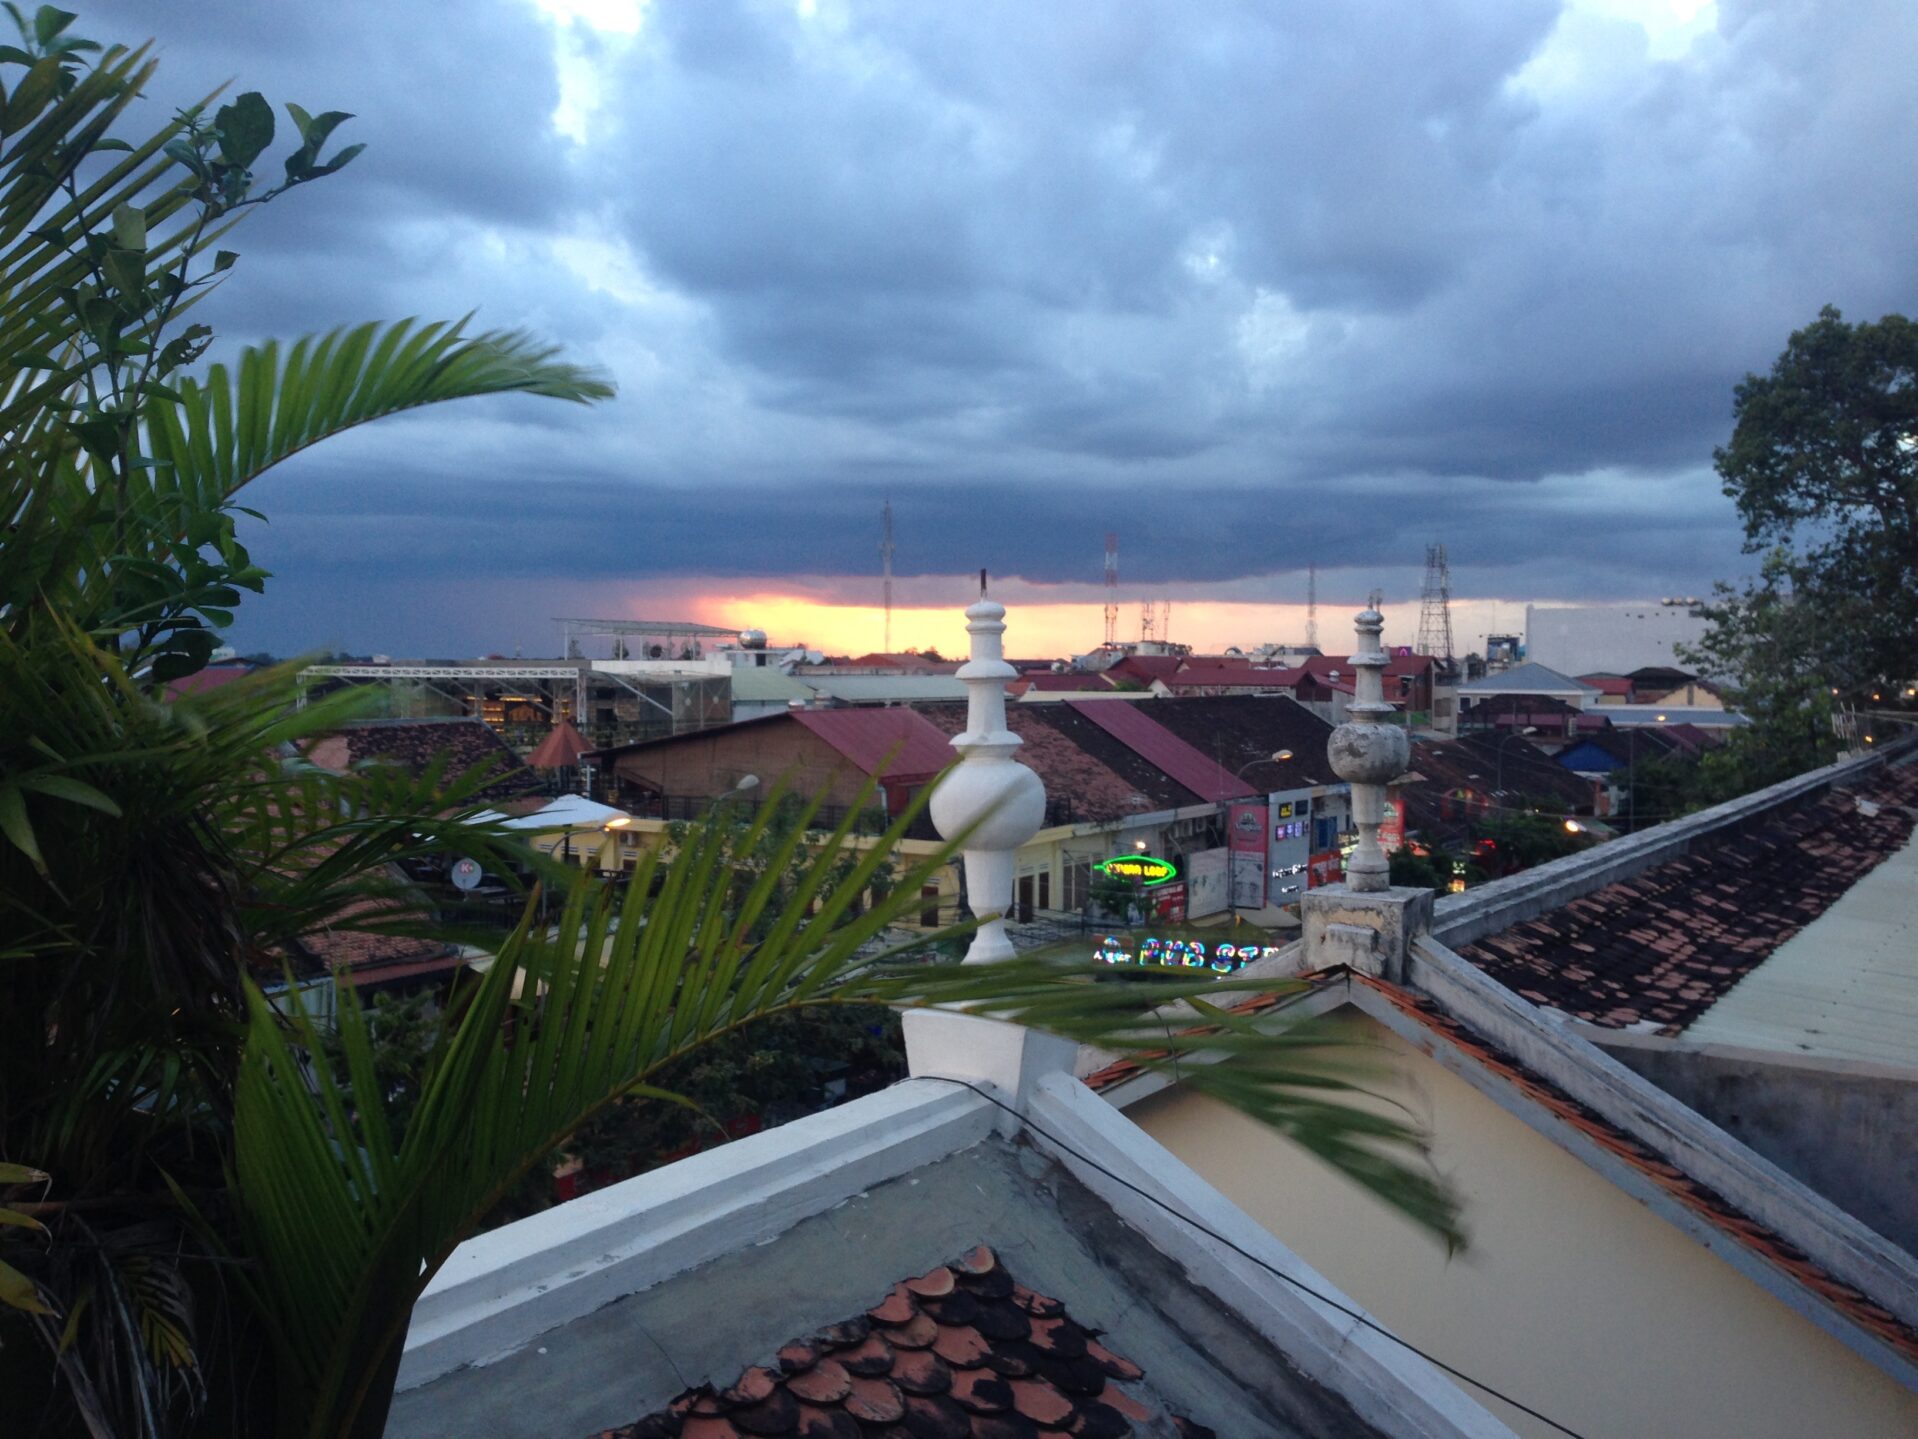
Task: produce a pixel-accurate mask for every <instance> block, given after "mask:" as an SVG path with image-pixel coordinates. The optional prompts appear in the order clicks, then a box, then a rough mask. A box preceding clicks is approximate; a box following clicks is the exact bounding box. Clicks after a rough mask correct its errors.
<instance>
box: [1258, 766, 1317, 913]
mask: <svg viewBox="0 0 1918 1439" xmlns="http://www.w3.org/2000/svg"><path fill="white" fill-rule="evenodd" d="M1269 804H1270V807H1271V808H1270V812H1269V813H1268V814H1267V816H1266V819H1267V824H1268V830H1267V833H1268V835H1269V836H1270V838H1269V841H1268V844H1267V849H1266V866H1265V874H1266V897H1267V899H1268V901H1269V902H1270V903H1272V904H1291V903H1293V902H1295V901H1296V900H1297V899H1298V898H1299V896H1300V895H1302V894H1304V893H1305V889H1306V883H1305V868H1306V861H1307V860H1308V859H1310V858H1311V855H1312V797H1311V795H1309V794H1307V793H1304V792H1302V791H1297V790H1295V791H1293V792H1292V793H1290V794H1275V795H1273V796H1272V797H1271V799H1270V800H1269Z"/></svg>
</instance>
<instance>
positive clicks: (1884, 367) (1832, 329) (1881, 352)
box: [1704, 305, 1918, 701]
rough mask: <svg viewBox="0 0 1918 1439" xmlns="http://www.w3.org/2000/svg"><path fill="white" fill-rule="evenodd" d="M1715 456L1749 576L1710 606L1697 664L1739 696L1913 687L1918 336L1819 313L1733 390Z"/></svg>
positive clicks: (1795, 696) (1886, 321) (1917, 663)
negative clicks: (1752, 576)
mask: <svg viewBox="0 0 1918 1439" xmlns="http://www.w3.org/2000/svg"><path fill="white" fill-rule="evenodd" d="M1734 415H1735V421H1736V423H1735V426H1734V429H1733V431H1732V437H1731V441H1730V443H1729V444H1727V445H1725V446H1723V447H1722V448H1720V449H1719V450H1717V451H1716V452H1715V453H1714V456H1713V459H1714V461H1715V463H1716V466H1717V469H1718V473H1719V476H1720V477H1721V478H1722V479H1723V481H1724V487H1725V493H1726V495H1727V496H1728V497H1730V499H1731V500H1732V502H1733V503H1734V504H1735V505H1736V506H1737V507H1738V515H1739V519H1740V520H1741V521H1742V522H1743V524H1744V529H1745V549H1746V552H1747V553H1750V554H1764V555H1765V556H1766V561H1765V564H1764V568H1763V569H1762V571H1761V573H1760V575H1759V577H1758V579H1757V580H1756V581H1755V582H1753V583H1752V584H1750V585H1748V586H1747V587H1746V588H1745V589H1744V590H1743V591H1742V592H1738V593H1731V592H1724V593H1721V596H1720V599H1719V603H1718V604H1716V605H1715V606H1714V614H1713V619H1714V620H1715V621H1716V624H1715V626H1714V632H1713V635H1712V638H1711V639H1709V640H1708V641H1707V642H1706V646H1705V649H1704V656H1705V658H1706V660H1707V661H1708V663H1710V664H1711V665H1712V667H1713V668H1715V669H1717V670H1718V671H1719V672H1720V673H1729V674H1730V675H1731V677H1733V678H1735V679H1737V680H1738V681H1739V682H1740V683H1741V684H1745V685H1748V686H1758V687H1765V686H1778V685H1780V684H1781V683H1783V682H1785V681H1787V680H1788V679H1789V678H1790V677H1792V676H1794V675H1797V676H1801V677H1802V678H1803V680H1804V681H1805V682H1804V683H1801V684H1795V685H1794V684H1786V686H1785V687H1786V688H1787V689H1788V690H1789V691H1791V693H1790V695H1789V698H1790V699H1791V700H1792V701H1797V700H1799V699H1801V698H1802V697H1803V696H1802V695H1801V694H1800V693H1799V691H1801V690H1809V689H1811V688H1814V687H1817V685H1818V684H1819V683H1821V682H1822V686H1823V688H1825V689H1826V690H1827V691H1829V690H1831V689H1833V688H1835V689H1837V690H1839V691H1840V692H1841V693H1847V694H1849V693H1853V692H1857V691H1860V690H1867V689H1869V688H1872V687H1874V686H1877V685H1880V684H1882V683H1884V682H1886V681H1889V680H1897V679H1905V678H1908V677H1910V676H1912V675H1913V674H1918V324H1914V323H1913V322H1912V321H1911V320H1908V319H1906V318H1905V317H1904V316H1903V315H1886V316H1885V317H1884V318H1883V319H1881V320H1879V321H1877V322H1876V323H1870V322H1865V323H1860V324H1850V323H1847V322H1846V320H1845V319H1844V317H1843V316H1842V315H1840V314H1839V312H1838V311H1837V310H1836V309H1834V308H1832V307H1831V306H1829V305H1828V306H1826V307H1825V308H1824V309H1823V310H1821V311H1820V312H1819V314H1818V318H1817V319H1816V320H1815V321H1813V322H1812V323H1811V324H1810V325H1808V326H1806V327H1805V328H1804V329H1802V330H1799V331H1797V332H1796V333H1795V334H1793V335H1792V337H1791V339H1790V341H1789V342H1788V343H1787V344H1786V346H1785V350H1784V353H1782V354H1781V355H1780V356H1779V357H1778V359H1777V361H1776V363H1774V364H1773V366H1772V368H1771V371H1770V373H1768V374H1764V375H1747V376H1746V377H1745V380H1744V382H1743V383H1742V384H1740V385H1739V386H1738V389H1737V391H1736V395H1735V405H1734Z"/></svg>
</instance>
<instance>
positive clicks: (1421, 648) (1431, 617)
mask: <svg viewBox="0 0 1918 1439" xmlns="http://www.w3.org/2000/svg"><path fill="white" fill-rule="evenodd" d="M1417 653H1419V654H1422V655H1431V656H1432V657H1433V658H1435V659H1442V660H1449V659H1452V658H1453V657H1454V656H1453V654H1452V570H1451V567H1450V566H1449V565H1447V564H1446V562H1445V546H1444V545H1441V544H1430V545H1427V546H1426V547H1425V585H1424V588H1423V589H1422V590H1421V591H1420V592H1419V639H1418V647H1417Z"/></svg>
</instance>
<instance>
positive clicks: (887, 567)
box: [879, 495, 892, 654]
mask: <svg viewBox="0 0 1918 1439" xmlns="http://www.w3.org/2000/svg"><path fill="white" fill-rule="evenodd" d="M879 559H880V563H881V565H882V567H883V571H884V574H885V580H884V581H883V583H882V584H881V586H880V589H881V592H882V593H883V594H884V596H885V605H886V642H885V644H884V645H882V646H881V648H882V649H883V650H884V651H885V653H887V654H891V653H892V496H891V495H887V496H886V507H885V508H884V509H883V510H881V511H880V512H879Z"/></svg>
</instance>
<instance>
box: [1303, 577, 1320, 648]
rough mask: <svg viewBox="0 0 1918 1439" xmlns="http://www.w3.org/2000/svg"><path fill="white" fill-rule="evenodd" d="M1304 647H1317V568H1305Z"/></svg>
mask: <svg viewBox="0 0 1918 1439" xmlns="http://www.w3.org/2000/svg"><path fill="white" fill-rule="evenodd" d="M1305 647H1306V648H1307V649H1310V650H1315V649H1317V648H1318V647H1319V567H1318V566H1317V565H1307V566H1306V567H1305Z"/></svg>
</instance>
